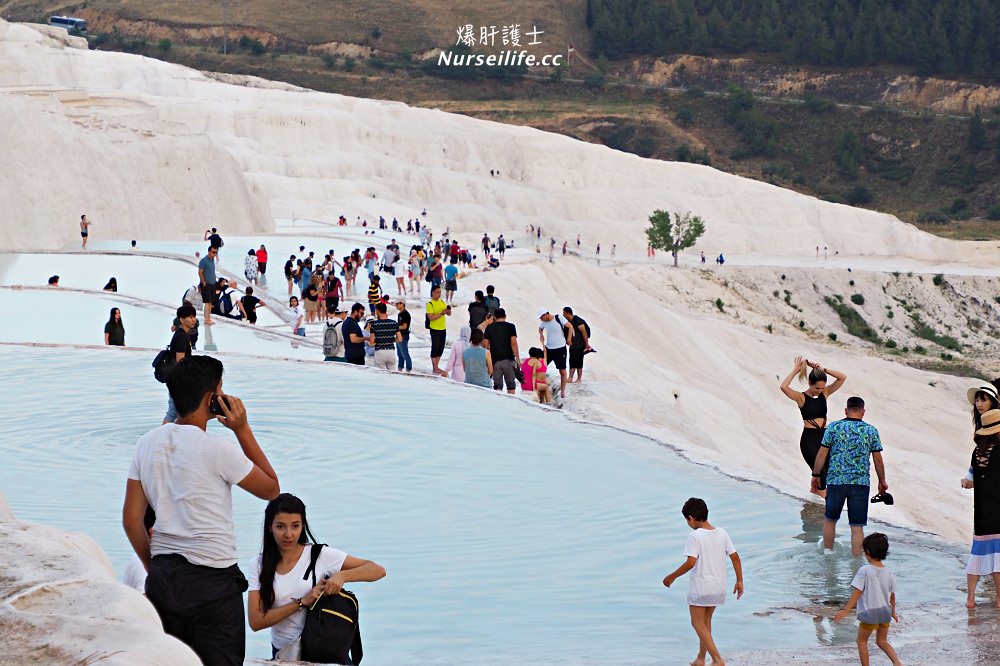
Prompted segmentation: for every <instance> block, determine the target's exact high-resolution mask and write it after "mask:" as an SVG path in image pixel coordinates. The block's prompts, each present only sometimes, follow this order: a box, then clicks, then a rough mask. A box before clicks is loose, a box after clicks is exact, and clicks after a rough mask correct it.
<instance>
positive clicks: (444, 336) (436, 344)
mask: <svg viewBox="0 0 1000 666" xmlns="http://www.w3.org/2000/svg"><path fill="white" fill-rule="evenodd" d="M447 340H448V332H447V331H436V330H434V329H433V328H432V329H431V358H441V355H442V354H444V344H445V342H447Z"/></svg>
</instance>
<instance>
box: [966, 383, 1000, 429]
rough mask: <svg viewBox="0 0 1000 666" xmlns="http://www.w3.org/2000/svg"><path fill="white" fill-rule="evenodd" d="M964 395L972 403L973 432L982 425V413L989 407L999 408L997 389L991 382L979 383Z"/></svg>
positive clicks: (999, 400)
mask: <svg viewBox="0 0 1000 666" xmlns="http://www.w3.org/2000/svg"><path fill="white" fill-rule="evenodd" d="M965 397H966V398H968V399H969V404H970V405H972V431H973V433H975V431H976V430H979V429H980V428H982V427H983V414H985V413H986V412H988V411H990V410H991V409H1000V398H998V397H997V389H996V387H994V386H993V385H992V384H985V383H984V384H980V385H979V386H974V387H972V388H970V389H969V390H968V391H966V392H965Z"/></svg>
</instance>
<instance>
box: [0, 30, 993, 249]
mask: <svg viewBox="0 0 1000 666" xmlns="http://www.w3.org/2000/svg"><path fill="white" fill-rule="evenodd" d="M71 44H72V42H71V41H67V40H65V39H63V40H57V39H55V38H51V37H45V36H43V35H42V34H41V33H40V32H38V31H36V30H35V29H33V28H31V27H29V26H26V25H16V24H8V23H2V22H0V95H2V97H0V100H2V101H3V103H2V104H0V109H7V112H6V113H5V116H4V117H3V118H0V120H6V121H7V122H4V123H3V125H0V126H2V127H4V128H6V130H7V132H8V133H11V132H12V130H13V128H14V127H18V130H17V132H16V134H17V136H18V137H21V138H18V139H16V143H15V140H14V139H13V137H8V138H7V139H6V141H5V142H6V143H7V144H8V145H11V146H12V150H10V151H6V152H7V154H8V155H9V156H10V158H11V161H12V162H13V163H16V164H18V165H19V169H17V170H15V171H13V173H10V172H8V173H7V177H6V178H5V179H4V180H0V196H2V197H3V199H4V200H5V201H11V202H13V207H12V208H11V207H10V206H8V208H7V210H6V211H5V213H6V215H5V219H6V220H8V223H7V225H5V226H4V227H0V234H2V235H0V247H11V246H15V243H16V246H20V247H24V246H26V245H39V244H41V245H51V244H59V243H58V241H62V242H65V241H66V240H68V237H67V234H66V233H59V232H61V231H62V227H63V226H64V225H66V224H68V222H69V221H71V220H72V219H74V215H73V214H72V213H75V212H77V209H79V208H81V207H86V208H87V210H88V211H89V212H90V213H91V214H92V216H93V217H94V218H95V221H98V222H101V221H105V224H108V228H107V230H101V228H100V227H97V228H95V234H101V235H104V236H105V237H109V236H112V235H113V236H117V237H128V236H130V235H143V234H146V235H149V234H162V233H164V231H165V230H169V231H171V232H173V233H175V234H176V233H177V232H182V233H190V232H192V231H199V230H200V229H201V228H202V227H204V226H205V224H206V223H208V222H212V223H215V222H218V226H222V227H224V228H226V229H227V230H229V231H230V232H238V231H244V230H248V229H251V228H252V229H257V230H261V229H264V228H266V226H267V223H266V221H265V220H263V219H262V215H261V205H260V203H261V198H260V197H261V196H262V197H263V198H264V199H266V201H267V202H268V203H269V204H270V206H271V211H272V212H273V213H274V214H275V215H277V216H287V215H290V214H291V213H293V212H294V213H295V214H296V215H299V216H313V217H320V218H325V219H332V218H334V217H335V216H336V215H337V214H339V213H341V212H343V213H344V214H346V215H348V217H349V219H354V217H355V216H359V215H360V216H363V217H368V218H372V217H377V216H378V215H379V214H384V215H386V216H393V215H394V216H400V217H403V218H404V219H405V218H407V217H412V216H413V215H415V214H416V213H417V211H419V210H420V209H421V208H422V207H424V206H427V207H428V208H429V209H430V210H431V211H432V220H433V221H434V222H433V224H434V225H435V226H437V227H438V230H439V231H440V230H441V229H442V228H444V227H450V228H451V230H452V231H453V232H470V233H480V232H481V231H482V230H483V229H494V230H496V229H508V230H510V229H522V228H523V227H524V226H525V225H527V224H529V223H533V224H535V225H536V226H537V225H541V226H542V227H543V229H544V230H545V233H546V235H548V234H552V235H553V236H555V237H556V238H557V239H562V238H573V237H575V235H576V234H577V233H580V234H583V235H584V236H585V237H586V238H588V239H591V242H593V241H595V240H596V241H602V242H603V243H604V244H605V246H606V247H608V246H610V245H611V244H612V243H616V244H618V246H619V248H621V249H622V250H627V249H641V248H643V247H644V246H645V241H644V239H643V236H642V233H641V232H642V228H643V227H644V225H645V219H646V217H647V216H648V215H649V214H650V213H651V212H652V211H653V210H654V209H657V208H663V209H672V210H679V211H687V210H691V211H693V212H694V213H696V214H699V215H701V216H703V217H704V218H705V219H707V220H708V221H709V227H708V233H707V235H706V237H705V243H704V244H705V246H706V247H710V248H713V249H715V248H718V249H719V250H722V251H725V252H728V253H737V254H746V253H766V254H772V255H773V254H790V255H797V256H801V255H803V254H809V253H811V252H813V251H814V248H815V246H816V245H820V246H823V245H827V246H829V247H830V248H831V249H832V250H833V249H838V250H840V251H841V252H842V253H850V254H876V255H896V254H902V255H906V256H910V257H914V258H919V259H925V260H932V261H941V260H945V259H951V260H956V259H961V258H968V259H974V260H980V261H985V260H987V259H990V258H996V257H997V256H998V254H1000V253H997V251H996V248H986V247H980V246H976V245H974V244H962V245H959V244H956V243H953V242H948V241H945V240H942V239H939V238H936V237H933V236H930V235H928V234H925V233H921V232H919V231H918V230H916V229H915V228H913V227H911V226H909V225H905V224H903V223H901V222H900V221H898V220H896V219H895V218H893V217H891V216H888V215H883V214H879V213H874V212H871V211H865V210H861V209H855V208H851V207H847V206H841V205H836V204H829V203H825V202H821V201H818V200H816V199H813V198H810V197H806V196H803V195H800V194H796V193H794V192H791V191H788V190H783V189H781V188H778V187H774V186H771V185H767V184H764V183H760V182H756V181H752V180H746V179H742V178H738V177H735V176H730V175H726V174H723V173H720V172H718V171H716V170H714V169H711V168H708V167H702V166H698V165H691V164H680V163H668V162H658V161H654V160H646V159H641V158H638V157H635V156H633V155H628V154H625V153H620V152H617V151H613V150H609V149H606V148H603V147H600V146H594V145H590V144H586V143H581V142H578V141H575V140H572V139H569V138H566V137H562V136H557V135H552V134H547V133H544V132H540V131H537V130H533V129H530V128H524V127H511V126H507V125H502V124H498V123H491V122H485V121H479V120H474V119H470V118H466V117H463V116H456V115H450V114H446V113H442V112H438V111H433V110H426V109H415V108H409V107H407V106H405V105H403V104H399V103H391V102H380V101H372V100H364V99H356V98H349V97H344V96H341V95H333V94H324V93H316V92H310V91H303V90H295V89H291V88H290V87H289V86H281V85H269V84H256V85H252V86H251V85H247V86H237V85H229V84H225V83H221V82H219V81H218V80H216V79H213V78H210V77H207V76H205V75H203V74H201V73H199V72H196V71H193V70H190V69H187V68H184V67H180V66H175V65H170V64H166V63H163V62H160V61H157V60H152V59H149V58H142V57H138V56H132V55H127V54H121V53H108V52H94V51H85V50H81V49H79V48H75V46H76V45H75V44H73V45H71ZM5 88H6V90H5ZM44 89H48V90H63V89H72V90H77V91H81V92H80V93H79V94H80V95H82V97H81V98H80V99H78V100H76V101H72V100H71V101H69V102H68V103H67V102H61V101H59V100H58V98H57V97H55V98H54V97H53V96H51V95H48V96H44V95H42V96H40V95H39V90H44ZM14 99H18V100H19V101H18V103H15V101H14ZM15 119H16V121H17V122H16V123H15V122H14V120H15ZM71 125H72V127H71ZM26 137H30V138H26ZM220 146H221V147H223V148H225V149H226V151H228V153H229V155H231V156H232V158H235V160H236V163H237V164H238V165H239V167H240V168H241V169H242V171H243V172H244V175H245V182H244V183H243V184H241V183H240V182H239V178H238V174H236V173H235V172H234V171H233V168H232V164H231V163H230V162H228V161H227V158H226V157H225V156H223V155H221V154H219V151H218V150H217V148H218V147H220ZM108 151H110V153H111V154H110V155H107V156H106V157H102V153H106V152H108ZM491 169H494V170H498V171H499V173H500V176H499V177H491V176H490V173H489V172H490V170H491ZM189 170H190V171H189ZM22 173H23V174H30V176H31V177H26V176H22V175H19V174H22ZM43 176H44V177H43ZM59 194H62V196H59ZM64 202H67V203H64ZM95 206H97V207H96V208H95ZM76 217H78V213H77V215H76ZM42 221H44V223H42ZM57 221H58V225H57V226H58V227H59V229H58V231H56V232H53V235H48V234H46V235H44V236H41V237H40V238H38V239H37V240H36V241H35V242H34V243H28V242H25V241H24V240H23V239H22V237H21V236H20V235H19V234H12V232H11V230H10V229H9V228H7V227H8V226H10V224H11V223H13V224H14V225H18V226H19V225H24V224H27V225H29V226H30V227H32V228H37V227H46V226H52V225H55V224H56V222H57ZM112 225H115V226H112ZM118 225H120V226H118ZM70 231H72V228H71V229H70ZM125 231H127V232H130V233H122V232H125ZM140 232H142V233H140Z"/></svg>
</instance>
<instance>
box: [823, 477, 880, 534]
mask: <svg viewBox="0 0 1000 666" xmlns="http://www.w3.org/2000/svg"><path fill="white" fill-rule="evenodd" d="M869 490H870V488H869V487H868V486H861V485H832V484H829V483H828V484H827V485H826V512H825V513H824V514H823V515H824V516H825V517H826V519H827V520H832V521H833V522H837V521H838V520H840V514H841V512H842V511H843V510H844V502H847V521H848V522H849V523H850V524H851V525H852V526H854V527H864V526H865V525H867V524H868V492H869Z"/></svg>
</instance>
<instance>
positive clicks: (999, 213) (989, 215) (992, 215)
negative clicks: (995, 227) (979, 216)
mask: <svg viewBox="0 0 1000 666" xmlns="http://www.w3.org/2000/svg"><path fill="white" fill-rule="evenodd" d="M986 219H987V220H992V221H994V222H996V221H997V220H1000V204H993V205H992V206H990V207H989V208H988V209H987V210H986Z"/></svg>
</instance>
